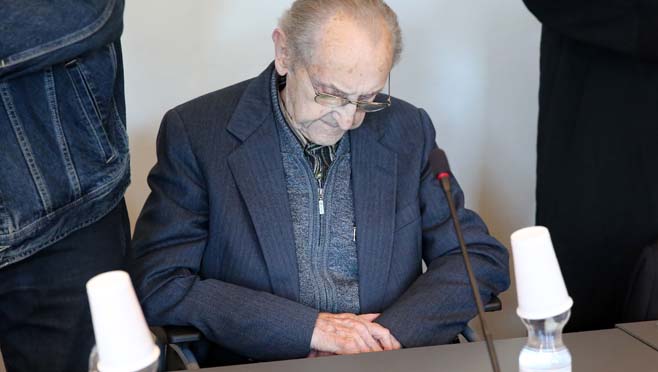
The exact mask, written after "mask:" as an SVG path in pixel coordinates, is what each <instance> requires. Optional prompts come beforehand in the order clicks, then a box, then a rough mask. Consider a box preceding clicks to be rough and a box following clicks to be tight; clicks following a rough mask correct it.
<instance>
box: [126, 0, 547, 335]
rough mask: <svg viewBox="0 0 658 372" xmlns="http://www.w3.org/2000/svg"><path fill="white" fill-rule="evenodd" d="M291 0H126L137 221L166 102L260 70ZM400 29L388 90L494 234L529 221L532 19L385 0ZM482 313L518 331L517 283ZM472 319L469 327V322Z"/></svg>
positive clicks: (442, 2) (476, 7)
mask: <svg viewBox="0 0 658 372" xmlns="http://www.w3.org/2000/svg"><path fill="white" fill-rule="evenodd" d="M290 3H291V1H288V0H268V1H262V0H240V1H235V0H195V1H184V0H140V1H129V2H127V4H126V10H125V30H124V34H123V38H122V42H123V53H124V64H125V78H126V105H127V110H128V111H127V116H128V132H129V137H130V150H131V156H132V184H131V186H130V187H129V189H128V192H127V194H126V201H127V204H128V209H129V213H130V219H131V223H132V224H133V226H134V223H135V220H136V219H137V216H138V215H139V211H140V209H141V208H142V205H143V204H144V201H145V199H146V197H147V196H148V193H149V189H148V186H147V184H146V177H147V175H148V172H149V170H150V169H151V167H152V166H153V165H154V164H155V161H156V156H155V141H156V135H157V131H158V128H159V125H160V120H161V118H162V116H163V114H164V113H165V112H166V111H167V110H168V109H170V108H172V107H174V106H176V105H178V104H180V103H183V102H185V101H188V100H190V99H192V98H195V97H197V96H199V95H202V94H205V93H208V92H211V91H214V90H217V89H220V88H223V87H225V86H228V85H232V84H234V83H236V82H239V81H242V80H245V79H248V78H252V77H254V76H256V75H258V74H259V73H260V72H261V71H262V70H263V69H265V68H266V67H267V65H268V64H269V63H270V62H271V61H272V59H273V55H274V49H273V44H272V40H271V38H270V36H271V33H272V30H273V29H274V27H275V26H276V23H277V21H278V18H279V16H280V15H281V13H282V12H283V10H284V9H286V8H287V7H288V6H289V5H290ZM387 3H388V4H389V5H390V6H391V8H393V10H395V11H396V12H397V14H398V17H399V22H400V25H401V28H402V34H403V38H404V51H403V54H402V59H401V60H400V63H399V64H398V65H397V66H396V67H395V68H394V69H393V71H392V75H391V80H392V81H391V87H392V90H391V94H392V95H394V96H396V97H398V98H401V99H404V100H407V101H409V102H411V103H413V104H414V105H416V106H418V107H422V108H424V109H425V110H427V112H428V113H429V115H430V116H431V118H432V120H433V122H434V126H435V128H436V132H437V143H438V145H439V146H440V147H442V148H444V149H445V150H446V152H447V154H448V158H449V160H450V164H451V167H452V170H453V172H454V173H455V174H456V176H457V178H458V180H459V182H460V184H461V186H462V188H463V189H464V192H465V194H466V206H467V207H468V208H470V209H474V210H476V211H477V212H478V213H479V214H480V215H481V216H482V217H483V218H484V220H485V221H486V222H487V224H488V226H489V228H490V230H491V233H492V234H493V235H494V236H495V237H496V238H498V239H499V240H500V241H501V242H503V243H504V244H505V245H506V246H508V247H509V236H510V234H511V233H512V232H513V231H514V230H516V229H518V228H521V227H525V226H530V225H533V224H534V213H535V201H534V200H535V197H534V191H535V163H536V151H535V145H536V135H537V89H538V81H539V39H540V31H541V27H540V24H539V23H538V22H537V21H536V20H535V18H533V17H532V15H531V14H530V13H529V12H528V11H527V9H526V8H525V6H524V5H523V3H522V2H521V0H499V1H495V2H492V1H489V0H472V1H468V2H454V1H446V0H413V1H403V0H388V1H387ZM501 299H502V301H503V311H502V312H497V313H491V314H487V320H488V322H489V325H490V327H491V329H492V333H493V335H494V337H495V338H509V337H520V336H524V335H525V328H524V327H523V325H522V324H521V322H520V321H519V319H518V317H517V316H516V313H515V311H516V294H515V292H514V288H513V287H512V288H511V289H510V290H508V291H507V292H505V293H504V294H503V295H502V296H501ZM472 325H473V326H477V325H476V323H475V322H472Z"/></svg>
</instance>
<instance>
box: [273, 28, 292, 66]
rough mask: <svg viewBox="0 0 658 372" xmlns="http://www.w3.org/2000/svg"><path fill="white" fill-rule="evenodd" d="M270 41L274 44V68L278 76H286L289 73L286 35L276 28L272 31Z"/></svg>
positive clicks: (288, 51) (288, 52) (288, 50)
mask: <svg viewBox="0 0 658 372" xmlns="http://www.w3.org/2000/svg"><path fill="white" fill-rule="evenodd" d="M272 41H273V42H274V67H275V68H276V72H277V73H279V75H281V76H286V75H287V74H288V71H290V49H288V40H287V38H286V34H285V33H284V32H283V30H282V29H280V28H278V27H277V28H275V29H274V31H272Z"/></svg>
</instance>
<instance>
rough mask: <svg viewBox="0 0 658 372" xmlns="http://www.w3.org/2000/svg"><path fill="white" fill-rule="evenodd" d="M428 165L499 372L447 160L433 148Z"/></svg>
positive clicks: (489, 351)
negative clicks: (438, 187) (440, 193)
mask: <svg viewBox="0 0 658 372" xmlns="http://www.w3.org/2000/svg"><path fill="white" fill-rule="evenodd" d="M429 164H430V171H431V173H432V175H435V176H436V178H437V179H438V180H439V182H440V183H441V186H442V187H443V191H444V192H445V194H446V199H448V206H449V207H450V216H451V218H452V222H453V224H454V227H455V233H456V234H457V239H458V240H459V248H460V249H461V252H462V257H463V258H464V265H465V266H466V272H467V273H468V280H469V282H470V283H471V290H472V291H473V298H474V299H475V305H476V306H477V310H478V315H479V317H480V326H481V327H482V332H483V333H484V339H485V341H486V343H487V351H488V353H489V360H490V361H491V367H493V370H494V372H500V367H499V365H498V356H497V355H496V349H495V348H494V344H493V340H492V339H491V333H489V329H488V328H487V326H486V324H485V321H484V306H483V305H482V298H480V291H479V290H478V284H477V281H476V280H475V274H473V268H472V267H471V259H470V258H469V257H468V252H467V251H466V244H465V243H464V236H463V235H462V228H461V226H460V225H459V219H458V218H457V211H456V210H455V203H454V201H453V200H452V194H451V193H450V166H449V165H448V158H447V157H446V154H445V153H444V152H443V150H441V149H439V148H435V149H434V150H432V152H430V156H429Z"/></svg>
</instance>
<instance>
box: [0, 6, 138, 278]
mask: <svg viewBox="0 0 658 372" xmlns="http://www.w3.org/2000/svg"><path fill="white" fill-rule="evenodd" d="M44 4H47V5H44ZM0 8H1V9H2V18H3V19H2V24H1V25H0V31H2V33H0V268H2V267H4V266H6V265H9V264H11V263H14V262H17V261H19V260H21V259H24V258H26V257H29V256H30V255H32V254H34V253H36V252H38V251H39V250H41V249H42V248H44V247H47V246H48V245H50V244H52V243H55V242H57V241H58V240H60V239H62V238H64V237H66V236H67V235H68V234H70V233H71V232H73V231H75V230H77V229H80V228H82V227H85V226H88V225H90V224H92V223H94V222H95V221H97V220H99V219H100V218H102V217H103V216H105V215H106V214H107V213H108V212H109V211H110V210H111V209H113V208H114V207H115V206H116V205H117V204H118V202H119V201H120V200H121V199H122V198H123V194H124V192H125V189H126V187H127V186H128V184H129V182H130V164H129V156H128V137H127V134H126V126H125V117H126V115H125V101H124V92H123V68H122V59H121V47H120V43H119V37H120V35H121V32H122V27H123V23H122V13H123V0H85V1H74V0H58V1H52V2H44V1H41V0H21V1H11V0H9V1H8V0H0Z"/></svg>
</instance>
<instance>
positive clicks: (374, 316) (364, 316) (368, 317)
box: [359, 313, 380, 322]
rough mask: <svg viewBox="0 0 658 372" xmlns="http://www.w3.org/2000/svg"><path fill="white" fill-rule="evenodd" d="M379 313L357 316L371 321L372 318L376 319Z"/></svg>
mask: <svg viewBox="0 0 658 372" xmlns="http://www.w3.org/2000/svg"><path fill="white" fill-rule="evenodd" d="M379 315H380V314H379V313H371V314H361V315H359V318H362V319H365V320H367V321H369V322H372V321H373V320H375V319H377V318H378V317H379Z"/></svg>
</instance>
